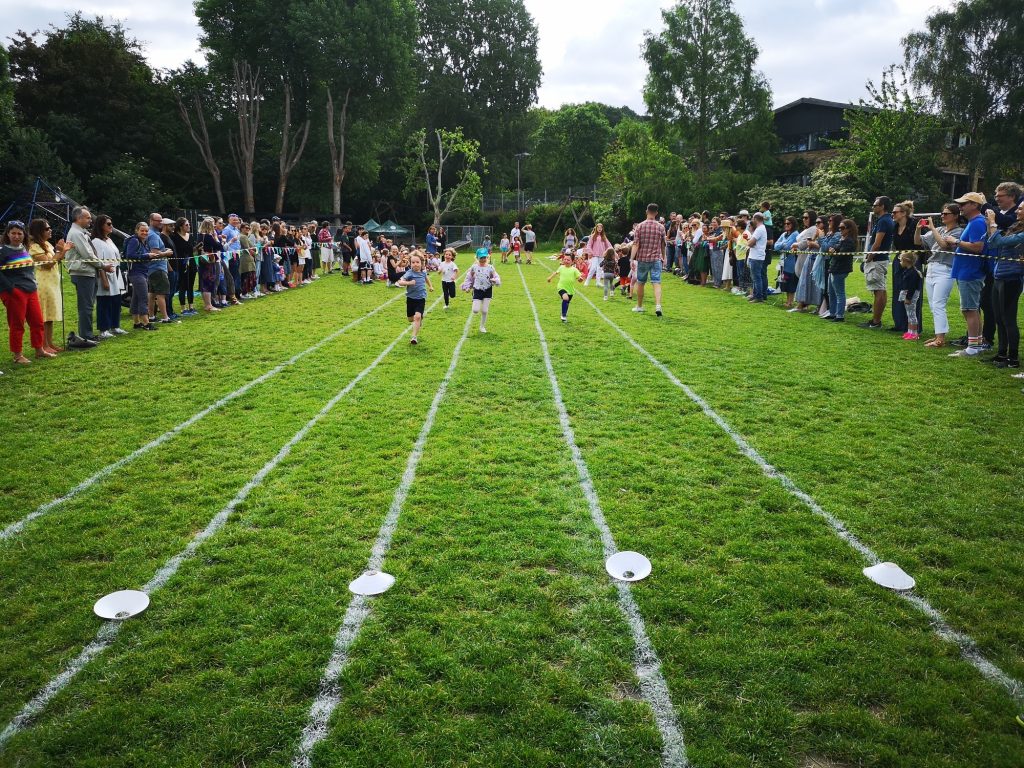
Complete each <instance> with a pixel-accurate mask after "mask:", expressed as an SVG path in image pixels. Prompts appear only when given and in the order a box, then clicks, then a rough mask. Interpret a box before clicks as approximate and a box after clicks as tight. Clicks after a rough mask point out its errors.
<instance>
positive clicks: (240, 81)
mask: <svg viewBox="0 0 1024 768" xmlns="http://www.w3.org/2000/svg"><path fill="white" fill-rule="evenodd" d="M231 72H232V75H233V79H232V83H233V84H234V90H233V96H234V101H235V114H236V115H237V117H238V136H237V138H236V137H235V136H234V134H233V133H230V132H229V133H228V143H229V145H230V146H231V157H232V159H234V161H235V170H236V171H237V172H238V180H239V182H241V184H242V197H243V200H244V203H243V209H244V210H245V212H246V213H255V212H256V194H255V191H254V189H253V170H254V168H255V165H256V137H257V136H258V135H259V131H260V107H261V106H262V101H263V90H262V84H261V83H260V70H259V68H258V67H257V68H255V69H253V67H252V65H251V64H250V63H249V62H248V61H244V60H243V61H239V60H238V59H235V60H234V61H233V62H231Z"/></svg>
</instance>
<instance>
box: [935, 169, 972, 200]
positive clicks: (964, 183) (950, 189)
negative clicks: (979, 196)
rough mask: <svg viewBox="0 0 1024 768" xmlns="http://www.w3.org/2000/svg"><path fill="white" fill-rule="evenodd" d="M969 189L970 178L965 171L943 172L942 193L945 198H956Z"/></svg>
mask: <svg viewBox="0 0 1024 768" xmlns="http://www.w3.org/2000/svg"><path fill="white" fill-rule="evenodd" d="M970 191H971V178H970V176H968V175H967V174H966V173H943V174H942V194H943V195H945V196H946V199H947V200H956V199H957V198H958V197H960V196H961V195H963V194H965V193H967V192H970Z"/></svg>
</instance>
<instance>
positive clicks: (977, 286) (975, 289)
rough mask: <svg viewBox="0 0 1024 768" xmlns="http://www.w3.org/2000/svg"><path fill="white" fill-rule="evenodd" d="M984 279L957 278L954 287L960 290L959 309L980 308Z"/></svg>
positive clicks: (963, 310)
mask: <svg viewBox="0 0 1024 768" xmlns="http://www.w3.org/2000/svg"><path fill="white" fill-rule="evenodd" d="M984 285H985V281H984V279H982V280H957V281H956V287H957V290H959V291H960V311H961V312H965V311H970V310H972V309H973V310H978V309H981V289H982V288H983V287H984Z"/></svg>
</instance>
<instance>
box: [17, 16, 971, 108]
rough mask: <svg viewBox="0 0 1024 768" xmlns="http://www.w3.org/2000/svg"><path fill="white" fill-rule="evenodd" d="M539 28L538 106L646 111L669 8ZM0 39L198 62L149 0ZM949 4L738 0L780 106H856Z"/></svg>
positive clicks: (193, 40) (29, 19)
mask: <svg viewBox="0 0 1024 768" xmlns="http://www.w3.org/2000/svg"><path fill="white" fill-rule="evenodd" d="M525 3H526V8H527V10H528V11H529V12H530V14H531V15H532V16H533V17H534V19H535V20H536V22H537V28H538V34H539V39H538V41H537V45H538V53H539V56H540V60H541V65H542V66H543V69H544V79H543V82H542V84H541V88H540V91H539V94H538V100H539V102H540V105H541V106H544V107H549V108H557V107H558V106H559V105H561V104H566V103H579V102H584V101H601V102H604V103H607V104H612V105H614V106H629V107H631V108H632V109H634V110H636V111H638V112H644V111H646V110H645V107H644V102H643V85H644V78H645V77H646V75H647V67H646V65H645V64H644V62H643V60H642V59H641V58H640V46H641V43H642V42H643V37H644V33H645V32H646V31H657V30H658V29H660V28H661V16H660V10H661V9H662V8H668V7H670V6H671V5H672V4H673V3H672V2H670V1H669V0H629V1H628V2H622V0H525ZM7 4H8V5H9V6H10V7H9V8H8V9H7V12H6V15H5V18H4V26H5V27H6V30H7V31H0V37H5V38H6V37H9V36H10V35H12V34H13V33H14V32H15V31H16V30H19V29H24V30H26V31H29V32H31V31H34V30H37V29H45V28H46V27H47V26H48V25H49V24H58V25H59V24H61V23H63V21H64V19H65V17H66V16H67V15H68V14H69V13H73V12H74V11H75V10H80V11H81V12H82V13H83V14H85V15H90V16H91V15H96V14H98V15H101V16H103V17H104V18H106V19H108V20H113V19H116V20H118V21H121V22H122V23H123V24H124V25H125V26H126V27H127V28H128V30H129V31H130V32H131V34H133V35H134V36H135V37H136V38H137V39H138V40H139V41H140V42H141V43H142V44H143V47H144V51H145V54H146V57H147V58H148V59H149V61H150V63H151V64H152V65H153V66H154V67H156V68H160V69H167V68H172V67H177V66H180V65H181V64H182V63H184V62H185V60H186V59H189V58H191V59H193V60H196V61H202V55H201V54H200V52H199V27H198V24H197V23H196V18H195V15H194V13H193V10H192V2H191V0H149V1H148V2H147V3H145V4H144V5H141V6H140V5H137V4H132V3H129V2H126V1H125V0H114V2H112V3H104V2H97V0H84V1H83V2H81V3H78V4H75V5H72V4H70V3H68V2H66V0H38V1H37V2H35V3H32V4H28V3H19V4H15V3H14V2H13V0H8V3H7ZM937 5H938V6H941V7H950V6H952V5H953V0H861V2H859V3H850V2H848V0H774V2H771V3H765V2H762V1H761V0H735V2H734V7H735V8H736V11H737V12H738V13H739V14H740V16H741V18H742V19H743V23H744V29H745V32H746V34H747V35H748V36H750V37H752V38H753V39H754V41H755V43H756V45H757V47H758V51H759V52H760V56H759V58H758V68H759V69H760V70H761V71H762V72H763V73H764V74H765V76H766V77H767V78H768V80H769V82H770V83H771V86H772V90H773V96H774V102H775V105H776V106H780V105H782V104H786V103H788V102H790V101H793V100H795V99H798V98H800V97H803V96H813V97H816V98H820V99H828V100H831V101H856V100H857V99H859V98H862V97H864V96H865V95H866V91H865V89H864V85H865V83H866V82H867V81H868V80H869V79H871V80H876V81H877V80H878V79H879V77H880V76H881V73H882V70H883V69H884V68H885V67H886V66H888V65H889V64H893V63H897V62H899V61H901V60H902V56H903V51H902V48H901V46H900V40H901V38H903V37H904V36H905V35H906V34H907V33H909V32H910V31H912V30H914V29H919V28H921V26H922V25H923V24H924V20H925V18H927V16H928V14H929V13H930V12H931V11H932V10H934V8H935V6H937Z"/></svg>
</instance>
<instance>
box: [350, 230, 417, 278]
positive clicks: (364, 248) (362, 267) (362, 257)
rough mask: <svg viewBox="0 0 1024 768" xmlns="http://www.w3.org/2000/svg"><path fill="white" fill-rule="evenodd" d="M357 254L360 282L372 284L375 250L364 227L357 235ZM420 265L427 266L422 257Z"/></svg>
mask: <svg viewBox="0 0 1024 768" xmlns="http://www.w3.org/2000/svg"><path fill="white" fill-rule="evenodd" d="M356 254H357V255H358V257H359V282H360V283H362V284H363V285H372V284H373V274H372V273H373V251H372V249H371V248H370V236H369V234H368V233H367V231H366V230H365V229H362V228H360V229H359V234H358V235H356ZM420 266H421V267H425V265H424V264H423V259H422V258H421V259H420ZM403 279H404V278H403Z"/></svg>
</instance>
